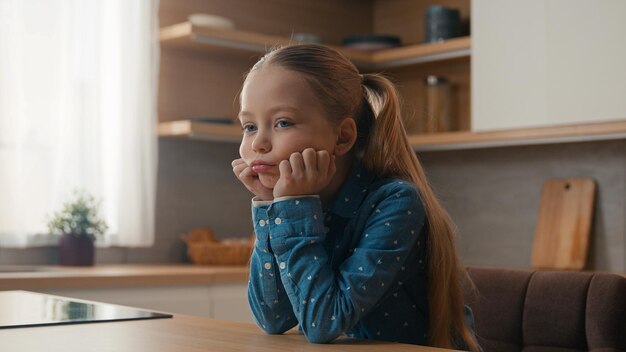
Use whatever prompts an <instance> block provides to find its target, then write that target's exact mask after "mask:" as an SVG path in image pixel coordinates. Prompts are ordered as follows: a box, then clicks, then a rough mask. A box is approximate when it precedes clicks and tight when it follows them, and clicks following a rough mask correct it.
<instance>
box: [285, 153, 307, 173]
mask: <svg viewBox="0 0 626 352" xmlns="http://www.w3.org/2000/svg"><path fill="white" fill-rule="evenodd" d="M289 164H291V165H290V166H291V175H292V176H293V177H295V178H299V177H302V176H303V175H304V172H305V169H304V160H303V159H302V154H301V153H298V152H295V153H292V154H291V155H290V156H289Z"/></svg>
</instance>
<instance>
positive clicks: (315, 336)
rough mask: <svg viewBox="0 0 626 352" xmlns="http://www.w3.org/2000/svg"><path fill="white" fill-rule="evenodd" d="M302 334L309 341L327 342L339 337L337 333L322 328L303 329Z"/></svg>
mask: <svg viewBox="0 0 626 352" xmlns="http://www.w3.org/2000/svg"><path fill="white" fill-rule="evenodd" d="M304 336H305V337H306V339H307V341H309V342H310V343H329V342H331V341H333V340H334V339H336V338H337V337H339V334H336V333H332V332H328V331H323V330H317V329H316V330H311V329H309V331H306V330H305V331H304Z"/></svg>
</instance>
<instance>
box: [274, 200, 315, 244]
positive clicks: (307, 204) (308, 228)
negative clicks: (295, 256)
mask: <svg viewBox="0 0 626 352" xmlns="http://www.w3.org/2000/svg"><path fill="white" fill-rule="evenodd" d="M267 215H268V219H269V227H270V229H269V230H270V232H271V234H272V235H271V236H270V245H271V248H272V250H273V251H274V253H276V254H281V253H283V252H285V251H287V250H290V249H293V248H294V247H295V246H297V245H298V243H301V242H302V241H312V240H314V241H317V242H322V241H324V237H325V233H324V219H323V213H322V203H321V201H320V199H319V197H297V198H295V199H289V200H283V201H279V202H274V203H272V205H271V206H270V207H269V208H268V209H267Z"/></svg>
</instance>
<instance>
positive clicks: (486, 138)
mask: <svg viewBox="0 0 626 352" xmlns="http://www.w3.org/2000/svg"><path fill="white" fill-rule="evenodd" d="M158 129H159V136H160V137H185V138H193V139H201V140H212V141H226V142H233V143H238V142H240V141H241V128H240V127H239V126H235V125H222V124H211V123H205V122H194V121H173V122H161V123H159V128H158ZM611 139H626V121H615V122H604V123H592V124H577V125H565V126H554V127H541V128H526V129H516V130H503V131H490V132H469V131H461V132H448V133H434V134H421V135H415V134H414V135H409V141H410V142H411V145H412V146H413V148H414V149H415V150H416V151H434V150H459V149H476V148H493V147H502V146H519V145H532V144H551V143H567V142H583V141H594V140H611Z"/></svg>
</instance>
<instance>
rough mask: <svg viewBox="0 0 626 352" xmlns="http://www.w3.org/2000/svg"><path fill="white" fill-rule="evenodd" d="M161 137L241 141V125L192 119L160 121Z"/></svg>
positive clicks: (159, 131) (159, 130)
mask: <svg viewBox="0 0 626 352" xmlns="http://www.w3.org/2000/svg"><path fill="white" fill-rule="evenodd" d="M158 133H159V137H182V138H192V139H202V140H209V141H222V142H233V143H239V142H240V141H241V136H242V131H241V126H237V125H227V124H219V123H207V122H196V121H190V120H181V121H171V122H160V123H159V126H158Z"/></svg>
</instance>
